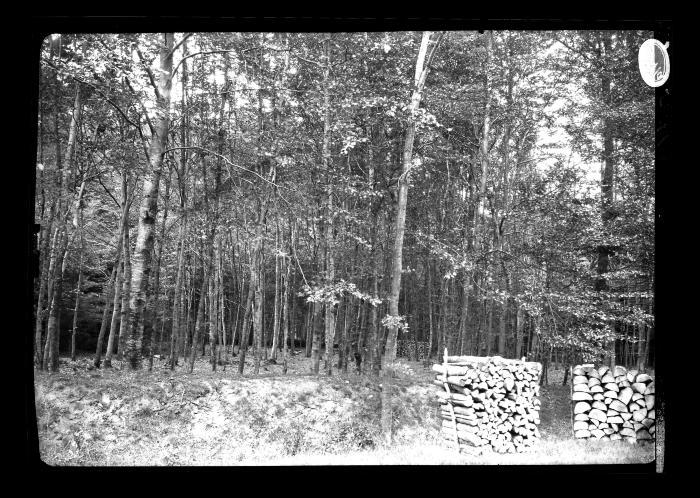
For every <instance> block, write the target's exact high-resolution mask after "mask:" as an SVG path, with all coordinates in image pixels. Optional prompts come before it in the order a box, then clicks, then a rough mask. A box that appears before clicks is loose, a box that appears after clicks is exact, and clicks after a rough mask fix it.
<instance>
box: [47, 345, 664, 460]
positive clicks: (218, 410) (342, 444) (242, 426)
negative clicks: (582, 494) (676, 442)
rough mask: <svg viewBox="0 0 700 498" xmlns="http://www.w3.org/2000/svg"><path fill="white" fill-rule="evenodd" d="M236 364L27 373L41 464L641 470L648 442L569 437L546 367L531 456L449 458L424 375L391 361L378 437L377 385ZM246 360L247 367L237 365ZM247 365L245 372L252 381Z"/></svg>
mask: <svg viewBox="0 0 700 498" xmlns="http://www.w3.org/2000/svg"><path fill="white" fill-rule="evenodd" d="M236 362H237V359H234V363H233V364H232V365H229V366H228V367H227V369H226V371H222V370H221V367H219V370H218V371H217V372H212V371H211V366H210V365H209V364H208V363H207V362H206V361H204V360H202V361H201V362H199V363H198V364H197V365H196V366H195V371H194V373H193V374H192V375H188V374H186V373H185V372H184V371H183V370H182V367H178V368H177V369H176V370H175V371H174V372H173V371H170V370H169V369H166V368H165V367H164V365H161V364H159V363H158V362H156V364H155V365H154V369H153V371H152V372H150V373H149V372H146V371H143V372H130V371H127V370H122V369H121V365H120V363H119V362H115V367H114V368H113V369H111V370H89V369H88V365H89V364H90V361H89V359H88V358H79V359H78V361H76V362H70V361H69V360H67V359H66V360H64V359H61V369H60V372H58V373H56V374H52V375H49V374H47V373H46V372H39V371H36V374H35V391H36V400H35V401H36V409H37V424H38V430H39V446H40V454H41V458H42V460H43V461H44V462H46V463H48V464H50V465H91V466H105V465H106V466H130V465H137V466H165V465H367V464H369V465H382V464H394V465H404V464H409V465H423V464H428V465H436V464H477V465H478V464H506V465H508V464H515V465H517V464H528V465H532V464H599V463H608V464H617V463H646V462H650V461H652V460H654V458H655V445H654V444H653V443H651V444H629V443H624V442H619V441H610V442H596V441H581V440H575V439H574V438H573V434H572V430H571V418H570V417H571V416H570V407H569V387H568V386H561V381H562V375H563V371H561V370H550V375H549V382H550V384H549V385H548V386H544V387H543V388H542V391H541V396H540V398H541V400H542V408H541V420H542V422H541V425H540V432H541V434H542V438H541V440H540V441H538V443H537V444H536V446H535V447H534V448H532V449H531V451H530V452H528V453H524V454H514V455H498V454H490V453H486V454H484V455H482V456H479V457H477V456H471V455H464V454H458V453H456V452H455V451H454V450H451V449H449V448H447V447H446V446H445V445H444V443H442V440H441V439H440V437H439V433H438V427H439V422H440V420H439V417H438V410H437V405H436V403H435V401H434V394H433V393H434V390H435V389H436V387H435V386H433V385H432V384H431V379H432V378H433V374H432V373H431V372H430V370H429V368H426V367H424V366H422V364H419V363H416V362H409V361H405V360H400V361H399V367H398V368H397V372H398V376H397V378H396V379H395V386H396V387H395V389H394V394H395V395H394V400H393V402H394V428H395V437H394V442H393V444H392V445H391V446H389V447H387V446H385V445H384V443H383V442H382V438H381V435H380V422H379V421H380V410H381V405H380V399H379V396H380V392H381V379H379V378H376V377H372V376H367V375H357V374H355V373H348V374H342V373H334V375H333V376H332V377H327V376H325V375H323V374H322V375H320V376H314V375H311V374H310V372H309V370H310V359H308V358H305V357H304V356H303V354H299V355H296V356H294V357H293V358H292V359H291V361H290V364H289V372H288V374H287V375H286V376H285V375H282V374H281V366H280V365H274V364H273V365H270V364H267V365H264V366H263V368H262V369H261V374H262V375H260V376H257V377H253V376H252V375H243V376H240V375H238V373H237V366H238V365H237V363H236ZM246 363H248V362H246ZM251 369H252V366H251V365H246V372H250V371H251Z"/></svg>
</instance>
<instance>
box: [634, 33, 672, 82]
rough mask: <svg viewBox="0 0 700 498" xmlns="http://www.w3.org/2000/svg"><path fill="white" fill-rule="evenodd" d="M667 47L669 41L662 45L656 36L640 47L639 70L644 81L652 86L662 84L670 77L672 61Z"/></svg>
mask: <svg viewBox="0 0 700 498" xmlns="http://www.w3.org/2000/svg"><path fill="white" fill-rule="evenodd" d="M667 48H668V43H666V45H662V44H661V42H660V41H659V40H655V39H654V38H652V39H650V40H647V41H645V42H644V43H642V46H641V47H639V72H640V74H641V75H642V79H643V80H644V82H645V83H646V84H647V85H649V86H651V87H654V88H656V87H658V86H661V85H663V84H664V83H666V80H667V79H668V75H669V73H670V71H671V63H670V60H669V58H668V51H667V50H666V49H667Z"/></svg>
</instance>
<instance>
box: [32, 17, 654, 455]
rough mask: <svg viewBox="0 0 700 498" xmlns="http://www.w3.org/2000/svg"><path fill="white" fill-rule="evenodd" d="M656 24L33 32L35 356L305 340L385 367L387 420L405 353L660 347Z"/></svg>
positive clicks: (305, 371)
mask: <svg viewBox="0 0 700 498" xmlns="http://www.w3.org/2000/svg"><path fill="white" fill-rule="evenodd" d="M653 37H654V33H653V32H651V31H639V30H618V31H610V30H559V31H544V30H543V31H516V30H484V31H424V32H420V31H394V32H333V33H312V32H303V33H301V32H187V33H162V34H156V33H114V34H95V33H92V34H91V33H85V34H78V33H67V34H66V33H64V34H54V35H51V36H49V37H47V38H46V39H45V40H44V43H43V44H42V46H41V50H40V53H39V54H37V56H38V57H39V58H40V76H39V88H38V120H37V158H36V184H35V223H36V224H37V225H36V226H37V230H36V238H35V244H36V252H35V254H37V257H38V267H39V271H38V275H37V277H36V279H35V281H34V307H35V308H34V310H35V315H34V318H35V326H34V328H33V330H32V332H31V333H32V335H33V345H34V363H35V367H36V372H37V375H44V373H46V375H49V376H50V375H54V374H60V372H61V369H62V368H64V366H69V365H71V364H77V363H76V362H77V361H78V360H80V359H81V358H82V359H83V360H84V363H83V364H84V365H85V371H86V372H107V371H109V370H112V371H115V374H117V375H131V374H133V375H148V373H149V372H153V374H154V375H155V372H156V371H162V372H164V373H165V374H167V375H171V376H172V375H178V376H181V377H183V378H184V377H186V376H188V375H194V374H196V373H197V368H196V366H199V368H200V369H208V370H209V371H211V372H218V373H217V375H220V377H217V378H226V377H234V376H236V375H238V376H243V377H240V378H247V379H256V378H258V377H261V376H264V375H265V374H266V373H268V372H270V371H271V369H274V372H275V373H278V374H279V375H280V376H285V375H288V374H289V375H291V374H293V373H294V368H292V364H293V362H294V361H301V359H303V360H304V361H305V363H304V364H303V368H300V369H299V372H298V373H300V374H302V375H305V376H308V375H309V374H310V375H311V378H316V376H318V378H320V377H323V376H326V377H341V378H344V377H342V376H347V375H348V374H349V373H352V374H353V375H355V376H359V377H360V378H367V379H374V380H372V382H374V381H375V380H376V381H377V382H381V384H378V385H379V386H381V388H380V389H379V391H378V394H379V395H378V396H377V398H378V402H379V405H378V407H379V408H378V410H379V411H378V412H377V413H380V414H381V432H382V434H383V438H384V439H386V440H387V441H391V437H392V420H394V422H393V423H394V424H396V421H395V417H393V416H392V409H391V406H392V396H393V397H396V396H400V395H401V389H402V388H401V387H400V386H401V382H400V381H399V380H397V376H398V377H400V374H401V369H402V368H403V367H401V365H406V363H402V362H401V359H406V361H409V362H412V363H411V365H413V366H414V367H415V368H419V367H420V366H424V367H428V366H429V364H430V363H432V362H437V363H440V362H441V361H442V358H443V354H449V355H474V356H494V355H498V356H501V357H503V358H512V359H521V358H524V359H526V360H528V361H535V362H540V363H541V364H542V367H543V375H542V378H541V383H542V384H545V385H546V383H547V382H548V379H551V376H548V375H547V372H548V370H550V369H561V372H562V374H563V376H564V377H563V381H562V379H561V378H560V377H557V382H558V383H561V384H566V383H567V380H569V379H568V377H569V375H570V373H569V370H567V369H568V368H569V367H570V366H572V365H576V364H581V363H595V364H605V365H608V366H609V367H610V368H611V369H612V368H613V367H614V366H615V365H623V366H625V367H627V368H630V369H635V370H638V371H639V372H645V371H647V370H653V368H654V362H655V357H654V349H655V348H654V345H655V338H654V315H655V308H654V306H655V305H654V285H655V284H654V283H655V275H654V268H655V265H654V261H655V252H654V251H655V230H654V216H655V107H654V106H655V90H654V88H651V87H649V86H647V85H646V84H645V83H644V81H643V80H642V78H641V77H640V74H639V67H638V51H639V47H640V45H641V44H642V43H643V42H644V41H645V40H647V39H650V38H653ZM63 362H65V365H64V363H63ZM564 367H565V368H564ZM141 372H144V373H143V374H142V373H141ZM193 372H194V373H193ZM139 378H141V377H139ZM569 381H570V380H569ZM394 385H395V386H396V387H395V389H394V390H392V386H394ZM395 410H396V409H395ZM378 417H379V415H378ZM394 432H395V431H394Z"/></svg>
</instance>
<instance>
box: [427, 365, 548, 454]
mask: <svg viewBox="0 0 700 498" xmlns="http://www.w3.org/2000/svg"><path fill="white" fill-rule="evenodd" d="M444 360H445V361H444V363H443V364H439V365H433V371H435V372H437V373H438V375H437V376H436V378H435V380H434V383H435V385H437V386H440V388H441V389H440V390H439V391H437V398H438V401H439V402H440V418H441V429H440V432H441V435H442V436H443V437H444V438H445V439H446V440H447V441H450V442H452V443H453V444H456V445H458V448H459V449H460V450H462V449H464V450H468V451H470V452H472V453H481V452H482V451H483V450H484V449H488V448H490V449H493V450H495V451H497V452H499V453H515V452H523V451H525V450H526V449H527V448H528V447H530V446H532V444H533V443H534V442H535V440H536V439H537V438H539V437H540V433H539V430H538V429H537V425H538V424H539V423H540V415H539V409H540V400H539V399H538V396H539V379H540V375H541V373H542V365H541V364H540V363H536V362H525V361H518V360H507V359H503V358H501V357H499V356H494V357H475V356H447V355H445V357H444Z"/></svg>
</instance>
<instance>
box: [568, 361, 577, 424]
mask: <svg viewBox="0 0 700 498" xmlns="http://www.w3.org/2000/svg"><path fill="white" fill-rule="evenodd" d="M569 417H570V418H571V431H572V432H573V433H574V437H576V431H575V430H574V367H573V365H569Z"/></svg>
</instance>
